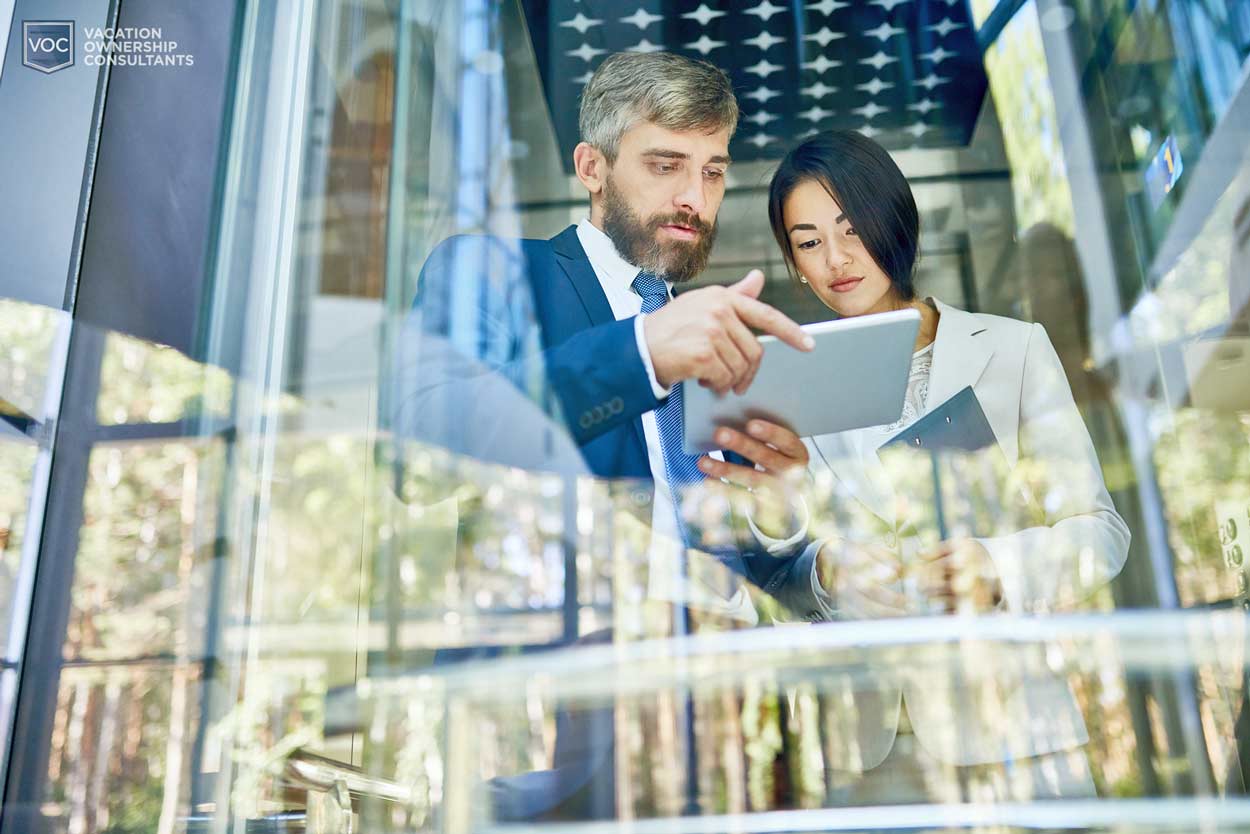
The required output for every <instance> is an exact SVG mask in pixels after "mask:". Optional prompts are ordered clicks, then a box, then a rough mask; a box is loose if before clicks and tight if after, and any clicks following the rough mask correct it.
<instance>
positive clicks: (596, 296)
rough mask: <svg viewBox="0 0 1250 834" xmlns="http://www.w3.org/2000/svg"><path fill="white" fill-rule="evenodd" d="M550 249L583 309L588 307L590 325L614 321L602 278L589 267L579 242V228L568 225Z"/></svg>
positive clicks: (554, 239) (588, 259) (553, 239)
mask: <svg viewBox="0 0 1250 834" xmlns="http://www.w3.org/2000/svg"><path fill="white" fill-rule="evenodd" d="M551 247H552V249H554V250H555V253H556V262H557V263H559V264H560V268H561V269H563V270H564V274H565V275H567V276H568V279H569V283H571V284H572V285H573V289H574V290H575V291H576V292H577V297H578V298H580V299H581V301H582V306H583V307H585V308H586V314H587V315H588V316H590V323H591V324H592V325H600V324H607V323H609V322H611V321H615V320H616V317H615V316H613V315H612V305H611V304H609V303H608V297H607V296H606V295H604V294H603V286H602V285H601V284H600V283H599V277H598V276H597V275H595V270H594V267H592V266H591V265H590V258H588V257H587V256H586V250H585V249H583V248H582V243H581V241H580V240H578V239H577V227H576V226H569V227H568V228H567V229H565V230H564V231H563V232H560V234H558V235H556V236H555V237H553V238H552V239H551Z"/></svg>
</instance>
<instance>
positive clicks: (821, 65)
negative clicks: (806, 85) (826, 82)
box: [803, 55, 842, 72]
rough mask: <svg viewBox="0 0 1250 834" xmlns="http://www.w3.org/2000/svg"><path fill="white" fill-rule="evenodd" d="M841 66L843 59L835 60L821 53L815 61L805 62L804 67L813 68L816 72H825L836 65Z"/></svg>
mask: <svg viewBox="0 0 1250 834" xmlns="http://www.w3.org/2000/svg"><path fill="white" fill-rule="evenodd" d="M840 66H842V62H841V61H834V60H832V59H830V58H828V57H826V56H824V55H821V56H820V57H819V58H817V59H816V60H815V61H808V62H807V63H806V64H804V65H803V69H809V70H813V71H814V72H825V71H826V70H831V69H833V68H834V67H840Z"/></svg>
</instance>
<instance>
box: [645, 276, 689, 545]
mask: <svg viewBox="0 0 1250 834" xmlns="http://www.w3.org/2000/svg"><path fill="white" fill-rule="evenodd" d="M634 292H636V293H638V294H639V295H640V296H642V311H643V312H644V313H654V312H655V311H656V310H658V309H660V308H661V307H663V306H664V305H665V304H667V303H668V288H667V287H665V286H664V282H663V281H661V280H660V279H659V278H657V277H656V276H654V275H652V274H651V273H650V272H640V273H638V277H637V278H635V279H634ZM681 418H682V410H681V383H678V384H677V385H674V386H673V389H672V391H670V392H669V395H668V398H667V399H665V400H664V402H663V403H661V404H660V407H659V408H657V409H656V410H655V422H656V426H657V427H658V428H659V430H660V448H661V449H662V450H663V452H664V471H665V473H666V474H667V475H668V484H669V487H670V488H671V489H672V491H673V501H674V503H676V500H677V495H678V492H679V490H680V489H681V488H682V487H685V486H689V485H690V484H696V483H699V482H700V481H702V480H703V479H704V478H705V477H707V476H706V475H704V474H703V472H702V471H701V470H700V469H699V467H698V465H697V463H696V461H698V459H699V457H700V456H699V455H688V454H686V453H685V451H683V450H682V432H683V428H682V419H681ZM677 516H678V517H677V523H678V524H679V525H681V529H683V530H684V529H685V525H684V524H681V513H680V512H679V513H678V514H677Z"/></svg>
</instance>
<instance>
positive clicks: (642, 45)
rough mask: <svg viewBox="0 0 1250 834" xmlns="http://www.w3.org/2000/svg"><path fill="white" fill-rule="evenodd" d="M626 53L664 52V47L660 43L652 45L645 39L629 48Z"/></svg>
mask: <svg viewBox="0 0 1250 834" xmlns="http://www.w3.org/2000/svg"><path fill="white" fill-rule="evenodd" d="M625 51H626V52H663V51H664V45H663V44H659V43H652V42H651V41H649V40H647V39H646V38H643V39H642V40H640V41H638V43H636V44H634V45H633V46H631V47H629V48H628V49H626V50H625Z"/></svg>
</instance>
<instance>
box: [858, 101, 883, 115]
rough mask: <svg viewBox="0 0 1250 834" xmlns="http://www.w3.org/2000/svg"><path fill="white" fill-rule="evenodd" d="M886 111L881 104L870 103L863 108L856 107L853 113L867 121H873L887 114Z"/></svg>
mask: <svg viewBox="0 0 1250 834" xmlns="http://www.w3.org/2000/svg"><path fill="white" fill-rule="evenodd" d="M885 110H886V108H884V107H882V106H881V105H880V104H877V103H876V102H875V101H870V102H868V103H867V104H865V105H864V106H863V107H856V108H855V109H854V110H852V111H851V112H852V113H858V114H859V115H861V116H863V117H864V118H865V119H872V118H876V117H877V116H880V115H881V114H882V113H884V112H885Z"/></svg>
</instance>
